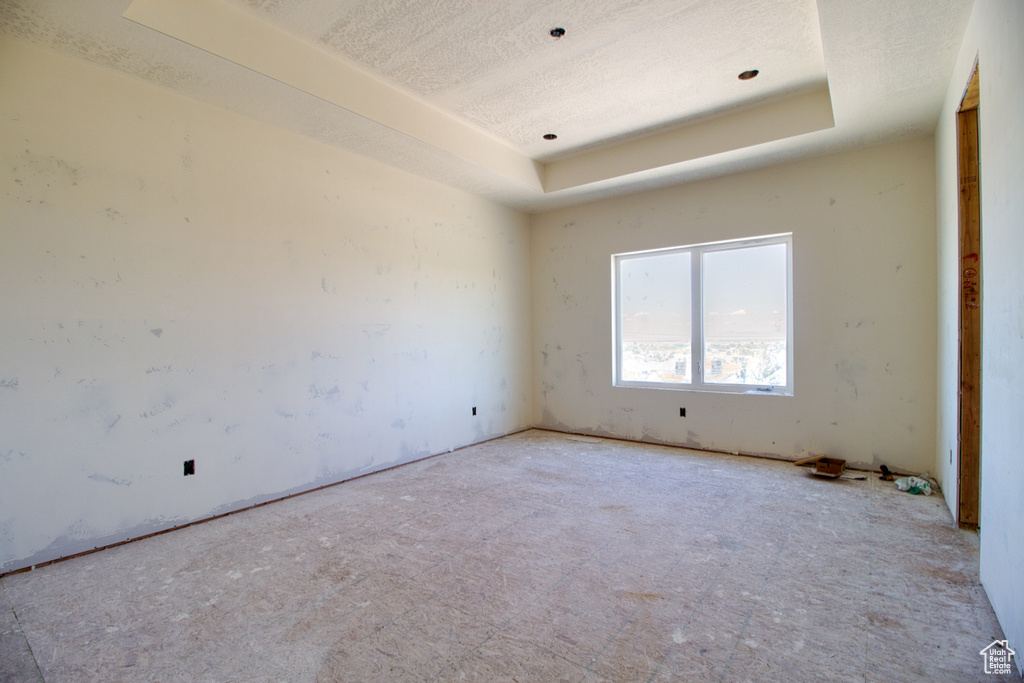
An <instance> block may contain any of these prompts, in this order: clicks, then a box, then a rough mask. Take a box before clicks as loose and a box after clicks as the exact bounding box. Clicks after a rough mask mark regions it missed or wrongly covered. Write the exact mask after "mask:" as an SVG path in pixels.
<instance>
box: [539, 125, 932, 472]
mask: <svg viewBox="0 0 1024 683" xmlns="http://www.w3.org/2000/svg"><path fill="white" fill-rule="evenodd" d="M934 174H935V169H934V154H933V142H932V140H931V138H921V139H915V140H911V141H907V142H901V143H897V144H891V145H887V146H880V147H875V148H869V149H865V150H860V151H852V152H845V153H842V154H837V155H832V156H828V157H823V158H819V159H814V160H809V161H803V162H798V163H793V164H787V165H784V166H778V167H775V168H771V169H767V170H760V171H753V172H748V173H742V174H737V175H733V176H729V177H724V178H720V179H715V180H709V181H706V182H700V183H694V184H690V185H685V186H680V187H674V188H669V189H665V190H658V191H655V192H649V193H644V194H638V195H633V196H630V197H626V198H621V199H615V200H609V201H602V202H597V203H593V204H590V205H586V206H581V207H576V208H571V209H564V210H560V211H554V212H551V213H546V214H542V215H539V216H535V217H534V219H533V222H532V224H531V225H532V236H531V250H532V254H533V257H532V258H533V260H532V268H533V283H534V291H533V306H534V373H535V374H534V376H535V391H536V392H537V393H536V400H535V411H536V414H535V420H536V421H537V422H538V423H539V424H540V425H542V426H544V427H549V428H557V429H565V430H569V431H574V432H585V433H588V434H595V435H608V436H615V437H622V438H627V439H637V440H643V441H652V442H658V443H668V444H679V445H685V446H692V447H696V448H704V449H711V450H719V451H727V452H738V453H748V454H757V455H770V456H778V457H782V458H794V457H796V456H803V455H807V454H822V453H824V454H828V455H832V456H834V457H839V458H845V459H846V460H847V461H849V463H850V464H853V465H860V466H865V465H866V466H871V467H877V466H878V465H879V464H881V463H885V464H887V465H889V466H890V467H895V468H898V469H900V470H905V471H912V472H922V471H925V470H928V469H929V468H931V467H932V463H933V461H934V448H935V371H934V367H935V366H934V363H935V309H934V307H935V291H934V289H935V287H934V283H935V261H934V259H935V232H934V229H935V204H934V202H935V185H934V177H935V175H934ZM781 232H792V233H793V286H794V295H793V300H794V325H795V331H794V335H795V337H794V340H793V344H794V353H795V378H794V396H792V397H786V396H775V395H763V394H762V395H736V394H721V393H708V392H693V391H675V390H656V389H630V388H616V387H613V386H612V317H611V298H612V284H611V263H610V259H611V255H612V254H616V253H622V252H630V251H638V250H644V249H654V248H660V247H670V246H676V245H686V244H698V243H703V242H711V241H717V240H725V239H734V238H742V237H750V236H755V235H767V234H775V233H781ZM681 407H685V408H686V417H680V415H679V408H681Z"/></svg>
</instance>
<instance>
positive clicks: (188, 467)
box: [185, 460, 196, 477]
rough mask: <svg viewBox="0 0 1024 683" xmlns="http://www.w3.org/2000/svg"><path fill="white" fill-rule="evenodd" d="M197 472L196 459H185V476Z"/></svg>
mask: <svg viewBox="0 0 1024 683" xmlns="http://www.w3.org/2000/svg"><path fill="white" fill-rule="evenodd" d="M195 473H196V461H195V460H186V461H185V476H186V477H187V476H188V475H190V474H195Z"/></svg>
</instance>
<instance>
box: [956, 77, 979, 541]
mask: <svg viewBox="0 0 1024 683" xmlns="http://www.w3.org/2000/svg"><path fill="white" fill-rule="evenodd" d="M979 99H980V97H979V87H978V64H977V62H975V64H974V69H973V70H972V72H971V79H970V81H969V83H968V85H967V89H966V91H965V93H964V97H963V99H962V100H961V102H960V107H959V108H958V109H957V114H956V127H957V181H958V185H959V224H960V229H959V247H960V248H959V262H958V263H959V279H960V296H959V316H958V323H959V324H958V336H959V357H958V372H957V374H958V379H959V386H958V391H957V450H958V457H957V521H958V522H959V523H960V525H961V526H965V527H971V528H977V527H978V525H979V524H980V521H981V520H980V512H979V510H980V499H981V296H982V292H981V284H982V279H981V255H982V253H981V182H980V181H981V178H980V159H979V146H978V106H979Z"/></svg>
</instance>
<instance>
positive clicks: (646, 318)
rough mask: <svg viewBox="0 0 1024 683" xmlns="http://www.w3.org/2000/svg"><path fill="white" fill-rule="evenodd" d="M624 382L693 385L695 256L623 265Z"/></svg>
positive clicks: (643, 259) (629, 261) (639, 260)
mask: <svg viewBox="0 0 1024 683" xmlns="http://www.w3.org/2000/svg"><path fill="white" fill-rule="evenodd" d="M619 294H620V299H619V301H620V307H621V310H620V311H619V315H620V316H622V318H621V322H622V327H621V330H622V338H621V339H620V343H621V345H622V367H621V368H620V371H621V379H622V380H623V381H628V382H669V383H676V384H679V383H689V382H690V369H691V365H692V362H691V359H690V340H691V335H690V308H691V306H690V254H689V252H683V253H676V254H659V255H657V256H644V257H638V258H626V259H622V260H621V261H619Z"/></svg>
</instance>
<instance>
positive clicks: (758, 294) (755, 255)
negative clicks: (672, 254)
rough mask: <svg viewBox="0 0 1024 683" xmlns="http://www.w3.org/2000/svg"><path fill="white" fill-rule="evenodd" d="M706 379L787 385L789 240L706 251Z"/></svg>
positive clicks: (726, 382) (732, 382) (723, 381)
mask: <svg viewBox="0 0 1024 683" xmlns="http://www.w3.org/2000/svg"><path fill="white" fill-rule="evenodd" d="M703 263H704V272H703V280H704V282H703V284H704V381H705V382H706V383H710V384H750V385H773V386H785V385H787V384H788V383H787V382H786V377H787V374H786V373H787V368H786V357H787V354H786V344H787V339H786V333H787V331H786V313H787V312H786V304H787V296H786V279H787V278H786V245H785V244H767V245H764V246H756V247H744V248H741V249H724V250H721V251H709V252H705V253H704V262H703Z"/></svg>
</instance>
